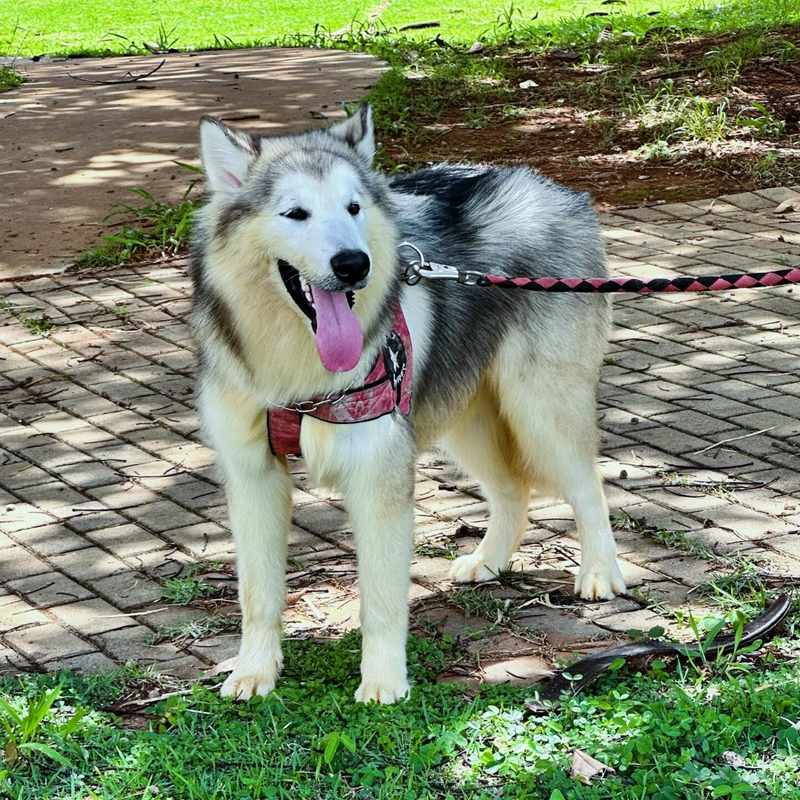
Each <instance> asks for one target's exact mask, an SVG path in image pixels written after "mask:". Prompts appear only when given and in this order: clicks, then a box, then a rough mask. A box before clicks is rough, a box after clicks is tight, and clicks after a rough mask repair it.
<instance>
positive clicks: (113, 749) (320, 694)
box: [0, 635, 800, 800]
mask: <svg viewBox="0 0 800 800" xmlns="http://www.w3.org/2000/svg"><path fill="white" fill-rule="evenodd" d="M358 645H359V641H358V637H357V635H348V636H347V637H346V638H345V639H343V640H341V641H340V642H337V643H334V644H330V643H326V644H322V643H314V642H311V641H305V642H289V643H288V644H287V663H286V668H285V671H284V676H283V677H282V679H281V681H280V682H279V685H278V688H277V690H276V691H275V692H274V693H273V694H271V695H270V696H269V697H267V698H265V699H261V698H257V699H254V700H252V701H250V702H249V703H247V704H244V705H236V704H233V703H231V702H230V701H228V700H222V699H220V698H219V695H218V694H216V692H215V691H214V687H213V686H211V685H208V684H206V685H204V686H203V685H197V686H195V687H194V689H193V690H192V691H191V693H190V694H188V695H187V696H174V697H171V698H168V699H166V700H162V701H160V702H158V703H156V704H155V705H154V706H152V707H150V708H147V709H146V708H145V707H138V709H137V707H134V706H129V707H128V709H129V710H134V711H137V710H138V713H139V714H140V715H141V713H142V712H145V711H147V712H149V714H150V715H149V716H145V717H142V716H130V715H127V716H124V715H123V714H122V712H120V713H119V714H115V713H114V712H112V711H109V710H108V709H109V708H114V707H115V702H119V698H122V699H124V698H125V697H128V696H130V694H129V693H130V690H131V689H132V688H135V687H136V686H137V684H138V683H141V684H142V685H143V690H144V691H145V692H146V691H147V690H148V689H152V688H153V683H152V679H148V678H139V677H136V676H134V677H133V678H131V677H130V676H126V675H124V674H121V675H118V676H116V677H110V678H103V677H98V678H90V679H82V678H77V677H75V676H70V675H65V676H60V677H55V676H36V675H29V676H25V677H22V678H19V679H13V680H12V679H7V680H6V681H4V682H3V683H0V697H4V698H5V700H6V702H7V703H9V704H10V706H11V708H12V711H13V712H14V714H16V715H18V716H19V717H20V718H21V719H23V718H25V717H26V715H27V709H28V704H29V703H30V704H32V706H33V708H34V709H37V708H39V709H41V707H42V703H43V702H44V704H45V705H46V703H47V700H48V695H47V694H46V692H47V691H48V690H50V691H51V693H52V690H53V689H55V688H57V687H59V684H62V683H63V685H61V688H60V689H59V690H58V691H57V692H56V698H54V699H53V701H52V702H51V707H50V708H49V710H46V711H45V714H44V715H43V716H42V718H41V719H38V716H39V714H36V715H35V719H34V720H33V724H32V725H28V726H27V729H26V730H27V731H28V732H27V734H26V737H27V738H26V739H25V741H26V742H28V743H33V744H35V745H40V746H41V747H40V748H37V747H34V748H28V749H27V750H23V751H22V752H19V753H18V755H17V757H16V759H15V760H14V762H13V765H10V764H9V763H8V762H7V763H6V766H5V768H2V767H0V781H1V782H2V785H3V790H4V791H5V793H6V794H5V796H7V797H9V798H12V799H13V800H23V799H24V800H33V798H35V799H36V800H56V799H58V800H62V799H65V798H71V799H74V800H84V798H108V799H109V800H110V799H111V798H115V799H116V798H137V799H141V800H155V798H172V799H173V800H179V799H180V800H183V799H184V798H186V800H189V799H190V798H192V799H194V800H240V799H243V798H252V799H253V800H260V799H261V798H284V799H285V800H305V799H306V798H307V799H308V800H312V799H313V800H334V799H336V800H339V799H341V800H345V798H356V799H358V798H363V799H364V800H366V799H367V798H375V799H376V800H377V799H379V798H380V799H382V800H464V799H467V800H479V799H480V800H490V799H491V800H497V799H498V798H500V797H502V798H503V800H566V798H570V800H601V799H603V798H615V800H641V799H642V798H647V799H648V800H711V798H718V797H722V798H728V800H767V798H778V797H780V798H785V799H786V800H794V799H795V798H798V797H800V789H798V785H799V784H798V781H800V755H798V754H799V753H800V731H798V730H797V728H796V727H794V723H795V722H796V721H797V719H798V717H800V668H798V666H797V664H796V662H793V661H789V662H785V661H781V660H779V659H778V658H776V657H775V656H771V657H767V658H766V659H765V661H764V662H763V663H762V665H761V666H760V668H759V669H753V668H749V669H748V668H745V669H744V670H743V671H738V670H732V669H730V664H729V665H727V667H726V668H724V669H722V668H719V667H718V666H717V665H716V664H715V663H714V662H709V663H708V664H697V665H696V666H695V667H693V666H692V665H688V664H682V665H680V667H678V668H677V669H676V668H674V667H670V666H668V665H665V664H664V663H663V662H654V665H653V668H652V669H650V670H643V671H641V672H635V673H634V672H627V671H626V670H622V671H619V672H615V673H614V674H613V676H611V677H608V678H605V679H602V680H600V681H599V682H598V683H596V684H595V685H593V686H592V687H591V688H590V689H589V690H588V692H586V693H585V694H584V695H580V696H578V697H577V698H574V699H572V700H568V701H566V702H565V703H564V705H562V706H561V707H560V708H558V709H556V710H554V711H553V712H551V713H550V714H547V715H544V716H536V715H533V714H530V713H529V712H528V711H527V709H526V707H525V702H526V701H528V700H533V699H534V698H535V694H534V691H533V689H525V688H511V687H503V686H498V687H490V686H484V687H481V688H480V690H479V691H478V692H477V694H475V696H465V694H464V692H463V690H462V688H461V687H460V686H458V685H456V684H450V683H436V682H435V681H434V680H433V679H432V677H431V676H432V675H435V674H436V673H437V672H438V671H439V670H440V669H442V668H444V667H445V666H446V665H447V663H448V662H449V661H450V660H451V659H452V658H453V657H454V655H455V653H454V650H453V644H452V642H451V641H450V640H449V639H447V638H444V639H441V640H439V642H438V643H435V644H434V643H431V642H425V641H421V640H417V639H412V640H411V641H410V643H409V661H410V664H411V673H412V676H413V679H414V684H415V685H414V688H413V691H412V695H411V699H410V700H409V701H408V702H406V703H403V704H400V705H397V706H394V707H378V706H374V705H373V706H363V705H358V704H356V703H355V702H354V701H353V699H352V695H353V692H354V690H355V687H356V684H357V675H358ZM745 660H746V659H745ZM744 666H745V667H748V666H749V665H748V664H744ZM155 688H156V691H157V692H158V693H162V692H166V691H170V690H171V689H179V688H180V687H179V686H176V687H171V686H170V685H163V684H162V685H158V684H156V687H155ZM140 696H141V692H140ZM76 712H77V714H78V716H77V719H76ZM3 713H5V718H4V719H5V720H6V722H7V725H6V728H7V729H8V730H9V731H10V734H9V733H7V734H6V735H5V738H6V740H8V739H9V738H10V736H14V737H15V738H16V740H17V741H21V738H22V737H21V734H20V731H21V730H22V726H21V725H19V724H18V723H16V722H15V721H14V717H13V714H9V713H8V712H7V711H6V712H3V711H0V714H3ZM37 720H38V721H37ZM134 723H136V724H134ZM142 723H144V724H142ZM142 727H144V728H145V729H144V730H142V729H141V728H142ZM3 730H4V728H3V726H2V725H0V737H3V733H1V732H2V731H3ZM0 744H3V742H2V741H0ZM574 748H577V749H579V750H582V751H584V752H586V753H588V754H590V755H592V756H594V757H595V758H597V759H598V760H600V761H601V762H602V763H603V764H606V765H608V766H610V767H612V768H613V769H614V770H615V772H614V773H613V774H611V775H609V776H608V777H606V778H605V779H601V780H598V779H595V780H594V781H592V783H591V785H588V786H584V785H582V784H580V783H579V782H578V781H576V780H575V779H573V778H571V777H570V776H569V770H570V764H571V761H572V751H573V749H574ZM729 752H733V753H736V754H738V755H739V756H741V757H742V759H743V760H744V763H745V767H744V768H738V769H737V768H734V767H730V766H726V765H725V764H724V762H723V759H722V756H723V753H729Z"/></svg>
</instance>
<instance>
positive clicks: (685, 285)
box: [476, 267, 800, 294]
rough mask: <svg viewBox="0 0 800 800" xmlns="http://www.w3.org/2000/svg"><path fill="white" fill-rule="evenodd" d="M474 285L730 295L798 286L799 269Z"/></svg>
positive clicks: (498, 280) (487, 279)
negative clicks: (790, 285) (766, 288)
mask: <svg viewBox="0 0 800 800" xmlns="http://www.w3.org/2000/svg"><path fill="white" fill-rule="evenodd" d="M483 277H484V280H482V281H479V282H478V283H477V284H476V285H478V286H493V287H496V288H498V289H528V290H529V291H532V292H580V293H590V294H609V293H612V292H634V293H636V294H649V293H651V292H730V291H733V290H734V289H755V288H758V287H762V286H767V287H771V286H782V285H783V284H787V283H800V269H797V268H796V267H792V268H790V269H778V270H771V271H769V272H749V273H747V272H739V273H734V274H731V275H706V276H690V275H681V276H678V277H675V278H649V279H644V280H643V279H641V278H505V277H503V276H501V275H484V276H483Z"/></svg>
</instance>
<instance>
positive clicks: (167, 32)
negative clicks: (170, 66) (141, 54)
mask: <svg viewBox="0 0 800 800" xmlns="http://www.w3.org/2000/svg"><path fill="white" fill-rule="evenodd" d="M177 29H178V26H177V25H173V26H172V27H171V28H169V29H167V26H166V25H165V24H164V23H163V22H159V23H158V30H157V31H156V40H155V45H156V47H157V48H158V50H159V52H161V53H167V52H169V51H170V50H172V49H174V47H175V45H176V44H177V43H178V40H179V39H180V37H179V36H173V34H174V33H175V31H176V30H177Z"/></svg>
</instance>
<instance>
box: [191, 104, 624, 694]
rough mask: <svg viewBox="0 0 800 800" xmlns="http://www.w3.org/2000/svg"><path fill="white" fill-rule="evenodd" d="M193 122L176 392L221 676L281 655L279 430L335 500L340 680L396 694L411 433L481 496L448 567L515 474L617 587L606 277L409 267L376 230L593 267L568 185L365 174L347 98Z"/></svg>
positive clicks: (512, 501)
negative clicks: (233, 617) (208, 478)
mask: <svg viewBox="0 0 800 800" xmlns="http://www.w3.org/2000/svg"><path fill="white" fill-rule="evenodd" d="M200 131H201V135H200V139H201V155H202V163H203V168H204V173H205V176H206V181H207V187H208V189H209V190H210V198H209V200H208V201H207V203H206V204H205V205H204V207H203V208H202V209H200V210H199V211H198V213H197V216H196V221H195V226H194V234H193V242H192V257H191V269H192V276H193V284H194V305H193V311H192V324H193V330H194V335H195V339H196V343H197V353H198V401H199V408H200V412H201V417H202V421H203V428H204V431H205V435H206V437H207V439H208V440H209V442H210V444H211V445H212V447H213V448H214V449H215V450H216V453H217V460H218V463H219V465H220V466H221V468H222V474H223V479H224V485H225V490H226V496H227V502H228V509H229V515H230V524H231V528H232V531H233V536H234V540H235V542H236V545H237V569H238V577H239V599H240V603H241V609H242V623H243V629H242V639H241V644H240V650H239V656H238V659H237V663H236V667H235V668H234V670H233V672H232V673H231V674H230V676H229V677H228V678H227V680H226V681H225V682H224V684H223V686H222V690H221V691H222V694H223V695H225V696H231V697H234V698H238V699H241V700H246V699H248V698H250V697H252V696H253V695H266V694H267V693H269V692H270V691H271V690H272V689H273V688H274V686H275V682H276V679H277V678H278V675H279V672H280V669H281V666H282V654H281V638H282V625H281V615H282V612H283V609H284V597H285V570H286V559H287V536H288V532H289V525H290V520H291V494H292V482H291V479H290V476H289V471H288V468H287V459H286V454H287V453H291V452H299V451H301V452H302V454H303V456H304V458H305V460H306V465H307V468H308V471H309V474H310V476H311V478H312V479H313V480H314V481H316V482H317V483H319V484H321V485H326V486H330V487H332V488H333V489H335V490H336V491H337V492H339V493H340V494H341V495H342V497H343V499H344V504H345V506H346V508H347V511H348V513H349V517H350V521H351V524H352V528H353V533H354V539H355V546H356V552H357V559H358V578H359V590H360V596H361V614H360V619H361V629H362V635H363V645H362V656H361V683H360V686H359V687H358V690H357V692H356V695H355V696H356V699H357V700H359V701H363V702H368V701H373V700H374V701H377V702H379V703H393V702H395V701H397V700H400V699H402V698H404V697H406V696H407V694H408V692H409V684H408V679H407V673H406V637H407V630H408V593H409V582H410V578H409V573H410V562H411V554H412V544H413V519H414V514H413V498H414V479H415V469H416V459H417V455H418V453H419V452H421V451H422V450H424V449H425V448H428V447H430V446H432V445H434V444H436V445H438V446H439V447H440V448H442V449H443V450H444V451H446V452H447V453H448V454H449V455H450V456H452V458H453V459H454V460H455V462H456V463H457V464H458V465H459V466H460V467H461V468H463V469H464V470H465V471H466V472H467V473H469V474H471V475H472V476H474V477H475V478H477V479H478V480H479V481H480V483H481V486H482V488H483V492H484V496H485V497H486V499H487V500H488V503H489V506H490V511H491V517H490V521H489V523H488V529H487V532H486V535H485V536H484V538H483V540H482V542H481V543H480V545H479V546H478V547H477V549H476V550H475V551H474V552H473V553H471V554H469V555H463V556H461V557H460V558H457V559H456V560H455V561H454V562H453V565H452V569H451V571H450V577H451V578H452V580H453V581H455V582H457V583H471V582H480V581H485V580H487V579H491V578H493V577H495V576H496V575H497V574H498V573H500V572H501V571H502V570H504V569H506V568H507V567H508V565H509V563H510V561H511V558H512V555H513V553H514V551H515V550H516V548H517V546H518V544H519V542H520V539H521V538H522V536H523V534H524V532H525V530H526V528H527V525H528V519H527V510H528V505H529V500H530V494H531V491H532V489H533V490H536V491H538V492H540V493H543V494H545V495H547V496H552V497H558V498H563V499H565V500H566V501H567V502H569V503H570V505H571V506H572V508H573V510H574V513H575V519H576V525H577V531H578V536H579V539H580V545H581V552H582V556H581V565H580V569H579V571H578V573H577V577H576V579H575V591H576V593H577V594H579V595H580V596H581V597H582V598H585V599H587V600H598V599H607V598H612V597H614V596H615V595H616V594H619V593H622V592H624V591H625V583H624V580H623V576H622V573H621V572H620V569H619V566H618V563H617V559H616V548H615V544H614V539H613V534H612V532H611V527H610V524H609V514H608V508H607V505H606V500H605V496H604V492H603V487H602V482H601V478H600V476H599V471H598V469H597V464H596V456H597V445H598V430H597V423H596V413H597V412H596V388H597V381H598V373H599V368H600V364H601V362H602V359H603V355H604V351H605V346H606V341H607V334H608V329H609V325H610V307H609V302H608V298H607V297H605V296H603V295H589V294H550V295H544V294H540V293H533V292H505V291H502V290H497V289H489V288H480V287H467V286H463V285H459V284H458V283H455V282H444V281H434V280H429V281H423V282H421V283H419V284H418V285H414V286H411V285H407V283H406V282H404V281H403V277H404V271H405V270H406V269H407V267H408V265H409V263H410V262H411V261H412V260H414V259H413V258H412V255H413V253H412V252H411V251H410V250H409V249H408V248H405V249H403V248H401V249H398V245H399V244H400V243H401V242H403V241H404V240H408V241H409V242H411V243H413V244H414V245H416V246H417V247H418V248H419V249H420V250H421V251H422V253H424V254H425V256H426V257H427V258H429V259H430V260H432V261H436V262H441V263H445V264H450V265H457V266H458V267H459V268H463V269H473V270H490V271H492V272H494V273H498V272H502V273H505V274H508V275H510V276H532V277H540V276H550V275H558V276H567V277H573V276H575V277H577V276H589V277H606V275H607V270H606V262H605V255H604V248H603V243H602V238H601V234H600V230H599V227H598V223H597V220H596V217H595V214H594V211H593V209H592V205H591V201H590V199H589V197H588V196H587V195H585V194H582V193H578V192H575V191H572V190H570V189H566V188H563V187H561V186H558V185H556V184H555V183H553V182H551V181H550V180H548V179H546V178H544V177H543V176H542V175H540V174H538V173H537V172H534V171H532V170H530V169H527V168H523V167H513V168H491V167H484V166H474V165H461V166H459V165H442V166H437V167H433V168H430V169H422V170H419V171H417V172H413V173H410V174H407V175H401V176H396V177H394V178H392V179H390V180H387V179H386V178H385V177H383V176H382V175H381V174H380V173H379V172H377V171H376V170H375V169H374V168H373V161H374V156H375V138H374V132H373V121H372V111H371V109H370V107H369V106H368V105H362V106H361V107H360V108H359V109H358V111H357V112H356V113H355V114H354V115H353V116H351V117H350V118H348V119H347V120H345V121H343V122H339V123H337V124H334V125H332V126H330V127H328V128H327V129H324V130H313V131H309V132H307V133H305V134H302V135H299V136H290V137H274V138H267V137H258V136H252V135H249V134H247V133H245V132H242V131H240V130H235V129H232V128H230V127H227V126H225V125H223V124H222V123H221V122H219V121H217V120H215V119H213V118H209V117H206V118H204V119H203V121H202V123H201V128H200ZM391 343H393V345H392V346H389V344H391ZM400 362H402V363H400ZM375 376H377V377H375ZM365 384H366V385H365ZM384 390H385V391H384ZM378 395H379V396H380V397H379V399H380V402H379V403H377V404H376V401H375V397H376V396H378ZM359 409H360V410H359ZM293 448H294V449H293ZM296 448H299V450H297V449H296Z"/></svg>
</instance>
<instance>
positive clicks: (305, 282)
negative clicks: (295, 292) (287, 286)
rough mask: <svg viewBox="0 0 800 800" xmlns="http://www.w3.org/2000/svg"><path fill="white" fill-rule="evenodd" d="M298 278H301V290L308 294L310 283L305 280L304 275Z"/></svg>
mask: <svg viewBox="0 0 800 800" xmlns="http://www.w3.org/2000/svg"><path fill="white" fill-rule="evenodd" d="M298 277H299V278H300V288H301V289H302V290H303V291H304V292H305V293H306V294H308V292H309V288H308V281H307V280H306V279H305V278H304V277H303V276H302V275H299V276H298Z"/></svg>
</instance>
